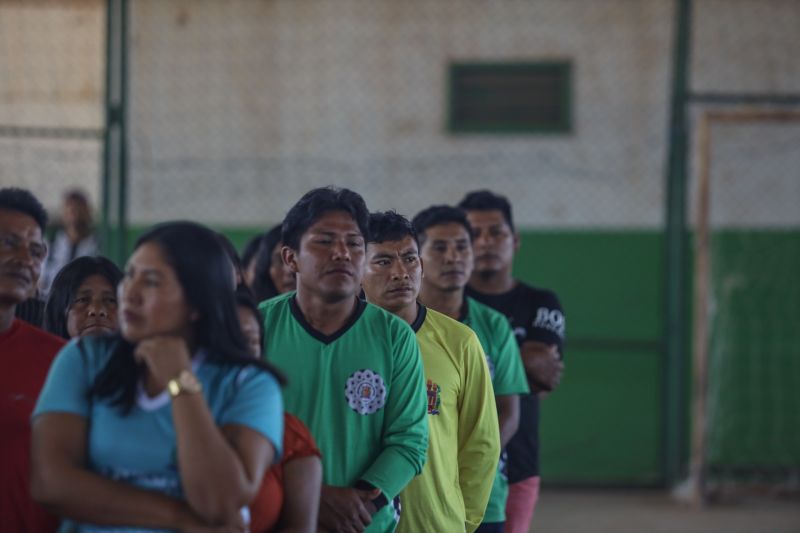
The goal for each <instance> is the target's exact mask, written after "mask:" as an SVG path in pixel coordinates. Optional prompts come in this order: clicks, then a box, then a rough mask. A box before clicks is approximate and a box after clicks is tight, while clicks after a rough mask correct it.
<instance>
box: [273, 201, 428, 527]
mask: <svg viewBox="0 0 800 533" xmlns="http://www.w3.org/2000/svg"><path fill="white" fill-rule="evenodd" d="M368 234H369V211H367V206H366V204H365V203H364V200H363V198H361V196H360V195H359V194H357V193H355V192H353V191H351V190H348V189H338V188H333V187H324V188H319V189H313V190H311V191H309V192H308V193H306V194H305V195H304V196H303V197H302V198H301V199H300V200H299V201H298V202H297V203H296V204H295V205H294V206H292V208H291V209H290V210H289V212H288V213H287V214H286V218H285V219H284V222H283V227H282V234H281V240H282V241H283V248H282V257H283V262H284V263H285V264H287V265H289V266H290V267H291V269H292V272H294V273H295V274H296V277H297V291H296V292H290V293H288V294H284V295H282V296H278V297H275V298H272V299H270V300H267V301H265V302H262V303H261V304H260V305H259V311H261V313H262V314H263V316H264V331H265V339H264V352H265V354H266V356H267V358H268V360H269V361H270V362H272V363H274V364H275V365H276V366H277V367H278V368H280V369H281V370H282V371H284V372H285V373H286V375H287V378H288V384H287V386H286V387H285V389H284V400H285V402H286V409H287V411H289V412H291V413H292V414H294V415H296V416H297V417H298V418H299V419H300V420H301V421H303V423H305V424H306V426H308V428H309V430H311V434H312V435H313V436H314V440H315V441H316V442H317V444H318V446H319V448H320V450H321V451H322V456H323V459H324V460H323V487H322V494H321V497H320V509H319V527H320V529H322V530H327V531H370V532H375V533H378V532H381V533H384V532H386V533H388V532H391V531H394V530H395V528H396V526H397V519H398V511H399V509H398V508H397V506H396V505H395V504H396V503H397V502H396V500H395V497H396V496H397V495H398V494H399V493H400V491H402V490H403V488H405V486H406V485H407V484H408V482H409V481H411V479H412V478H413V477H414V476H416V475H418V474H419V473H420V472H421V471H422V467H423V465H424V464H425V458H426V452H427V448H428V420H427V415H426V413H427V401H426V397H425V389H424V387H425V379H424V374H423V370H422V361H421V359H420V355H419V347H418V346H417V341H416V339H415V337H414V332H413V331H412V330H411V328H410V327H409V326H408V324H406V323H405V322H404V321H403V320H402V319H400V318H398V317H396V316H394V315H392V314H390V313H387V312H386V311H384V310H383V309H380V308H379V307H377V306H374V305H372V304H368V303H366V302H364V301H362V300H360V299H359V298H358V294H359V292H360V290H361V278H362V276H363V273H364V253H365V247H366V241H365V239H366V238H367V236H368Z"/></svg>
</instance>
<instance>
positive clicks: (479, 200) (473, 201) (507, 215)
mask: <svg viewBox="0 0 800 533" xmlns="http://www.w3.org/2000/svg"><path fill="white" fill-rule="evenodd" d="M458 207H460V208H461V209H463V210H464V211H495V210H497V211H500V212H501V213H503V218H504V219H506V223H507V224H508V227H509V228H511V231H514V218H513V217H512V216H511V204H510V203H509V201H508V198H506V197H505V196H501V195H499V194H496V193H493V192H492V191H490V190H488V189H481V190H479V191H471V192H468V193H467V194H466V195H464V198H463V199H462V200H461V201H460V202H459V203H458Z"/></svg>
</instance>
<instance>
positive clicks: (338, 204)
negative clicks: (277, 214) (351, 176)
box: [281, 187, 369, 250]
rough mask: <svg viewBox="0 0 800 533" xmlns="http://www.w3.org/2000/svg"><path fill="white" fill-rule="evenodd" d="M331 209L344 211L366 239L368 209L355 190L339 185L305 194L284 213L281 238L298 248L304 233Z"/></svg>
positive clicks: (285, 243) (367, 234)
mask: <svg viewBox="0 0 800 533" xmlns="http://www.w3.org/2000/svg"><path fill="white" fill-rule="evenodd" d="M330 211H344V212H345V213H347V214H349V215H350V216H351V217H353V220H355V222H356V224H357V225H358V229H359V231H361V234H362V235H363V236H364V239H365V240H366V239H368V238H369V210H368V209H367V204H366V203H365V202H364V199H363V198H362V197H361V195H360V194H358V193H357V192H354V191H351V190H350V189H343V188H338V187H320V188H317V189H312V190H310V191H308V192H307V193H305V194H304V195H303V197H302V198H300V200H298V202H297V203H296V204H294V206H292V208H291V209H289V212H288V213H286V217H285V218H284V219H283V225H282V227H281V241H282V242H283V245H284V246H288V247H289V248H292V249H293V250H297V249H298V248H299V247H300V239H301V238H302V237H303V234H304V233H305V232H306V231H307V230H308V228H310V227H311V226H313V225H314V223H315V222H317V220H319V218H320V217H321V216H322V215H324V214H325V213H328V212H330Z"/></svg>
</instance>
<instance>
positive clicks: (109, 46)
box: [100, 0, 114, 254]
mask: <svg viewBox="0 0 800 533" xmlns="http://www.w3.org/2000/svg"><path fill="white" fill-rule="evenodd" d="M111 3H112V2H111V0H107V1H106V58H105V67H106V72H105V74H106V76H105V78H106V79H105V95H104V98H103V104H104V109H105V117H104V121H103V168H102V176H101V177H100V179H101V180H102V181H101V184H100V198H101V200H100V238H101V241H100V245H101V249H102V250H103V253H104V254H110V252H111V250H110V248H111V165H112V162H111V129H112V128H111V119H112V117H113V115H114V112H113V103H112V102H113V96H112V90H111V88H112V83H113V81H112V77H113V69H112V63H113V56H114V46H113V35H114V28H113V11H112V9H111Z"/></svg>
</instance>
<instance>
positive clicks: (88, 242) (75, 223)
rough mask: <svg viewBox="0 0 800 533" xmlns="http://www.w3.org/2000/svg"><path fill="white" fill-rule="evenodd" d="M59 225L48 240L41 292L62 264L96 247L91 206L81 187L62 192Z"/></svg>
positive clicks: (45, 290) (90, 251) (43, 292)
mask: <svg viewBox="0 0 800 533" xmlns="http://www.w3.org/2000/svg"><path fill="white" fill-rule="evenodd" d="M61 223H62V226H63V227H62V228H61V229H59V230H57V231H56V233H55V236H54V237H53V241H52V243H51V244H50V254H49V255H48V257H47V262H46V263H45V267H44V272H43V274H42V279H41V280H40V282H39V289H40V290H41V293H42V295H43V296H47V294H48V293H49V292H50V285H51V284H52V283H53V279H54V278H55V277H56V274H58V272H59V271H60V270H61V269H62V268H64V265H66V264H67V263H69V262H70V261H72V260H73V259H75V258H76V257H83V256H86V255H95V254H96V253H97V251H98V243H97V239H96V237H95V235H94V227H93V224H92V209H91V205H90V204H89V198H88V197H87V196H86V193H84V192H83V191H81V190H78V189H72V190H70V191H67V192H66V193H65V194H64V200H63V203H62V204H61Z"/></svg>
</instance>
